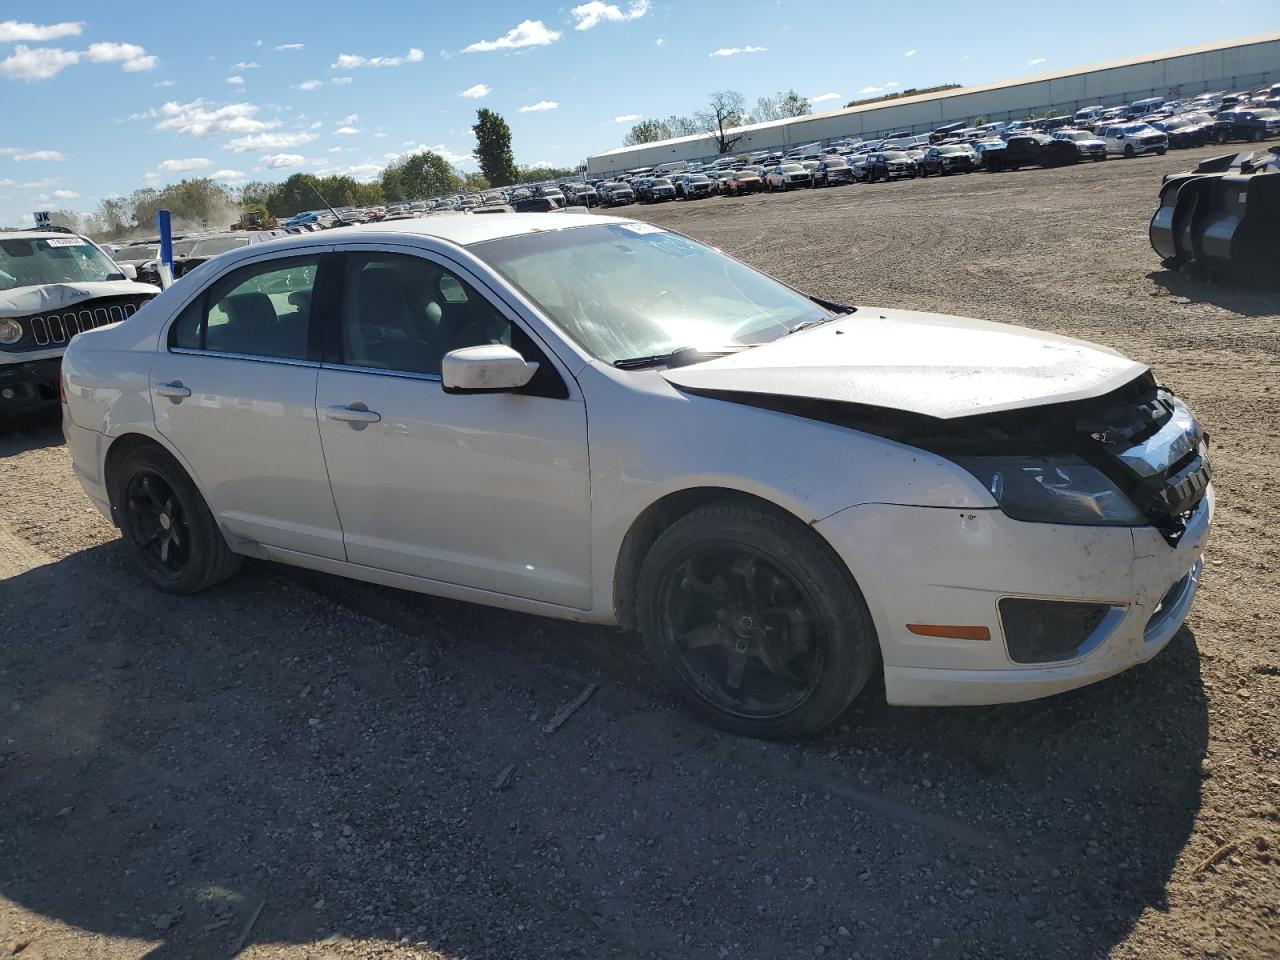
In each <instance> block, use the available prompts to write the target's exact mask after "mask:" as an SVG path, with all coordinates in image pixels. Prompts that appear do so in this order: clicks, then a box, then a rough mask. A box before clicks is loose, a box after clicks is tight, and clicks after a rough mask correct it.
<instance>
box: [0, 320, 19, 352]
mask: <svg viewBox="0 0 1280 960" xmlns="http://www.w3.org/2000/svg"><path fill="white" fill-rule="evenodd" d="M21 339H22V324H20V323H19V322H18V321H17V320H7V319H6V320H0V343H2V344H4V345H6V346H8V345H10V344H14V343H17V342H18V341H19V340H21Z"/></svg>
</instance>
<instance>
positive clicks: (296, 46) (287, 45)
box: [276, 43, 306, 50]
mask: <svg viewBox="0 0 1280 960" xmlns="http://www.w3.org/2000/svg"><path fill="white" fill-rule="evenodd" d="M304 46H306V44H304V43H282V44H280V46H278V47H276V49H277V50H301V49H302V48H303V47H304Z"/></svg>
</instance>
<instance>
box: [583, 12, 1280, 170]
mask: <svg viewBox="0 0 1280 960" xmlns="http://www.w3.org/2000/svg"><path fill="white" fill-rule="evenodd" d="M1268 82H1271V83H1275V82H1280V33H1271V34H1265V35H1262V36H1256V37H1248V38H1245V39H1242V40H1228V41H1221V42H1218V43H1205V44H1200V45H1199V46H1195V47H1186V48H1184V49H1182V50H1173V51H1170V52H1167V53H1156V54H1150V55H1147V56H1142V57H1133V58H1130V59H1127V60H1117V61H1114V62H1111V63H1100V64H1097V65H1095V66H1091V67H1079V68H1076V69H1073V70H1062V71H1058V72H1055V73H1043V74H1038V75H1036V76H1032V77H1022V78H1020V79H1017V80H1009V81H1005V82H1003V83H991V84H986V85H983V86H975V87H959V88H956V89H953V90H943V91H939V92H936V93H926V94H920V95H918V96H910V97H901V98H899V99H896V100H888V101H881V102H877V103H868V104H864V105H861V106H854V107H844V108H842V109H840V110H829V111H827V112H825V113H811V114H807V115H806V116H803V117H792V118H788V119H785V120H772V121H769V122H768V123H757V124H751V125H750V126H744V127H738V128H736V129H734V130H733V131H732V132H731V133H730V134H729V135H730V136H738V137H739V138H740V139H739V140H738V141H737V143H735V144H734V145H733V146H732V148H731V150H730V152H731V153H733V154H735V155H736V154H742V153H750V152H752V151H756V150H780V149H783V148H785V147H788V146H796V145H799V144H807V143H813V142H815V141H817V142H821V143H826V142H829V141H831V140H836V139H839V138H841V137H862V138H864V139H872V138H873V137H874V136H876V135H879V136H884V135H886V134H889V133H895V132H899V131H902V132H906V133H909V134H922V133H928V132H929V131H930V130H934V129H936V128H938V127H940V126H942V125H943V124H947V123H955V122H958V121H964V122H966V123H968V122H972V121H976V120H979V119H980V120H982V121H985V122H987V123H991V122H994V121H997V120H1017V119H1021V118H1023V117H1027V116H1043V115H1055V114H1067V113H1074V112H1075V111H1076V110H1079V109H1081V108H1083V107H1087V106H1093V105H1095V104H1100V105H1102V106H1107V107H1111V106H1120V105H1123V104H1129V103H1133V102H1134V101H1137V100H1142V99H1145V98H1147V97H1164V98H1166V99H1179V98H1189V97H1193V96H1195V95H1196V94H1198V93H1205V92H1207V91H1217V90H1221V91H1224V92H1228V93H1229V92H1233V91H1237V90H1251V89H1254V88H1255V87H1257V86H1259V85H1261V84H1263V83H1268ZM717 153H718V151H717V148H716V139H715V138H714V137H713V136H711V135H710V134H697V135H694V136H690V137H676V138H674V139H671V140H660V141H658V142H656V143H645V144H640V145H638V146H634V147H618V148H616V149H614V150H607V151H605V152H604V153H598V154H595V155H594V156H590V157H588V158H587V176H589V177H606V176H610V175H613V174H618V173H625V172H626V171H628V170H634V169H638V168H642V167H654V166H657V165H658V164H660V163H671V162H675V161H681V160H706V159H710V158H712V157H715V156H716V155H717Z"/></svg>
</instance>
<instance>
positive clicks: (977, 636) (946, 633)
mask: <svg viewBox="0 0 1280 960" xmlns="http://www.w3.org/2000/svg"><path fill="white" fill-rule="evenodd" d="M907 629H908V630H910V631H911V632H912V633H914V634H917V635H919V636H921V637H946V638H947V639H949V640H990V639H991V631H990V630H988V629H987V628H986V627H956V626H950V625H948V624H945V623H908V624H907Z"/></svg>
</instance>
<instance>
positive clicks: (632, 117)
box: [613, 113, 643, 123]
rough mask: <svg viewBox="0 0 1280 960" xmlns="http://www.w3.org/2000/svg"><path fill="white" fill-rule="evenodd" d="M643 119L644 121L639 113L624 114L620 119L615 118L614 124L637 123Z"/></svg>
mask: <svg viewBox="0 0 1280 960" xmlns="http://www.w3.org/2000/svg"><path fill="white" fill-rule="evenodd" d="M641 119H643V117H642V116H641V115H640V114H638V113H624V114H622V116H620V117H614V118H613V122H614V123H635V122H636V121H637V120H641Z"/></svg>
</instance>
